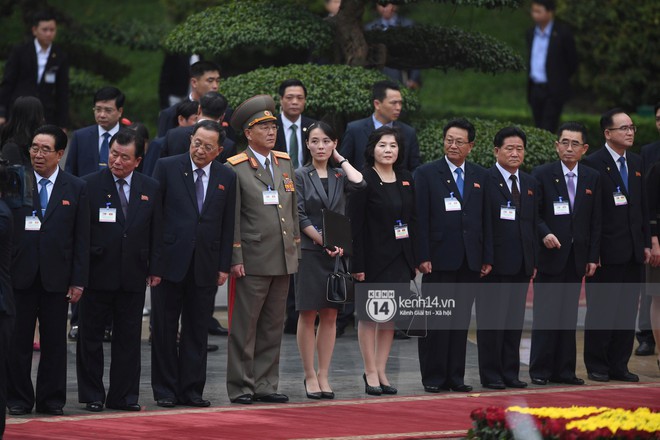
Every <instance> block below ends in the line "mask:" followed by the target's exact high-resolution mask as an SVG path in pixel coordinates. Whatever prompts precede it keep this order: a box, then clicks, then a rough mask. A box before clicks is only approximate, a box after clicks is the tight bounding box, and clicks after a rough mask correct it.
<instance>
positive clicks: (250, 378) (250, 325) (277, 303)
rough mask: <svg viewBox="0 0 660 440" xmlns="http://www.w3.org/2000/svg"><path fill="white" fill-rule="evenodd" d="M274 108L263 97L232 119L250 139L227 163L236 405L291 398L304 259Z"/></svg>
mask: <svg viewBox="0 0 660 440" xmlns="http://www.w3.org/2000/svg"><path fill="white" fill-rule="evenodd" d="M274 113H275V102H274V101H273V98H271V97H270V96H269V95H257V96H253V97H252V98H250V99H248V100H246V101H245V102H243V103H242V104H241V105H239V106H238V107H237V108H236V111H235V112H234V116H233V117H232V120H231V125H232V127H233V128H234V130H235V131H236V132H237V133H239V132H242V133H243V134H244V135H245V137H246V138H247V141H248V147H247V148H246V149H245V152H243V153H241V154H238V155H236V156H233V157H230V158H229V159H228V160H227V164H226V166H228V167H229V168H232V169H233V170H234V171H235V172H236V176H237V180H238V184H237V187H238V195H237V197H236V199H237V204H236V222H235V230H234V245H233V246H234V252H233V255H232V259H231V260H232V261H231V275H232V277H234V278H235V279H236V296H235V300H234V305H233V313H232V315H231V318H230V319H231V321H230V322H231V324H230V329H229V346H228V349H227V391H228V393H229V398H230V400H231V402H232V403H240V404H251V403H252V402H253V401H259V402H271V403H284V402H287V401H288V400H289V398H288V397H287V396H286V395H284V394H280V393H278V392H277V391H278V389H277V388H278V383H279V364H280V345H281V342H282V332H283V325H284V316H285V313H284V311H285V304H286V297H287V293H288V291H289V279H290V275H291V274H293V273H296V272H297V271H298V260H299V259H300V228H299V225H298V207H297V201H296V193H295V177H294V173H293V171H294V168H293V165H292V163H291V159H290V158H289V155H288V154H286V153H284V152H280V151H272V150H273V148H274V147H275V139H276V137H277V124H276V122H277V118H276V117H275V116H274Z"/></svg>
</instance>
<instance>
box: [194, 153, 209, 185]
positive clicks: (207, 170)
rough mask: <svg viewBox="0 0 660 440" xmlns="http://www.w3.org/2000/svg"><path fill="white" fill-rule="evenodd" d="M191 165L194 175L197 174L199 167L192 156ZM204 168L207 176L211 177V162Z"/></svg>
mask: <svg viewBox="0 0 660 440" xmlns="http://www.w3.org/2000/svg"><path fill="white" fill-rule="evenodd" d="M190 165H192V170H193V175H195V174H197V173H195V170H196V169H197V168H199V167H198V166H197V165H196V164H195V162H193V160H192V158H190ZM202 170H204V175H205V176H206V177H209V176H210V175H211V174H210V173H211V162H209V163H207V164H206V166H205V167H204V168H202ZM193 180H194V179H193Z"/></svg>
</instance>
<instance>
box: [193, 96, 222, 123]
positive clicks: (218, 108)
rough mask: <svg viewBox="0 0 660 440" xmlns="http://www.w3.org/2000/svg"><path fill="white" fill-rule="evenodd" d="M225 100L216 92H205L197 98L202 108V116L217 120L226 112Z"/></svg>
mask: <svg viewBox="0 0 660 440" xmlns="http://www.w3.org/2000/svg"><path fill="white" fill-rule="evenodd" d="M227 105H228V104H227V98H225V97H224V96H223V95H221V94H220V93H218V92H207V93H205V94H204V96H202V97H201V98H199V106H200V107H201V108H202V114H203V115H204V116H208V117H209V118H215V119H218V118H220V117H222V115H224V114H225V111H226V110H227Z"/></svg>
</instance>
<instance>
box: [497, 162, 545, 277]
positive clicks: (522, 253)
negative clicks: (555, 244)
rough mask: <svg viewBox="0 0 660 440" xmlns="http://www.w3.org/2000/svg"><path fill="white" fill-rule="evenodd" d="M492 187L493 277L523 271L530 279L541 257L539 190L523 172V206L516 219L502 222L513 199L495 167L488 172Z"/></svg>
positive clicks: (517, 210)
mask: <svg viewBox="0 0 660 440" xmlns="http://www.w3.org/2000/svg"><path fill="white" fill-rule="evenodd" d="M488 174H489V179H490V182H489V184H487V185H486V203H487V205H488V206H487V214H486V215H487V216H488V221H490V223H491V225H490V226H488V227H489V228H492V231H493V232H492V233H493V270H492V272H491V273H492V274H493V275H517V274H519V273H520V271H521V269H523V271H524V273H525V275H528V276H531V275H532V273H533V272H534V268H535V267H536V266H537V257H538V239H537V232H536V228H537V224H538V189H537V186H538V185H537V182H536V180H535V179H534V178H533V177H532V176H530V175H529V174H527V173H524V172H522V171H520V172H519V173H518V174H519V176H520V182H518V186H519V187H520V188H519V189H520V207H518V208H516V219H515V220H514V221H512V220H502V219H500V208H501V207H502V206H506V205H507V202H508V201H511V206H513V198H512V196H511V192H510V191H509V188H508V186H507V184H506V182H505V181H504V178H503V177H502V173H500V170H499V169H498V168H497V166H495V165H493V167H492V168H490V169H489V170H488Z"/></svg>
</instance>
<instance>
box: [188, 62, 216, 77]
mask: <svg viewBox="0 0 660 440" xmlns="http://www.w3.org/2000/svg"><path fill="white" fill-rule="evenodd" d="M216 71H217V72H218V73H220V66H218V65H217V64H215V63H213V62H211V61H197V62H196V63H193V64H192V65H191V66H190V71H189V73H190V77H191V78H199V77H201V76H203V75H204V74H205V73H206V72H216Z"/></svg>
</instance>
